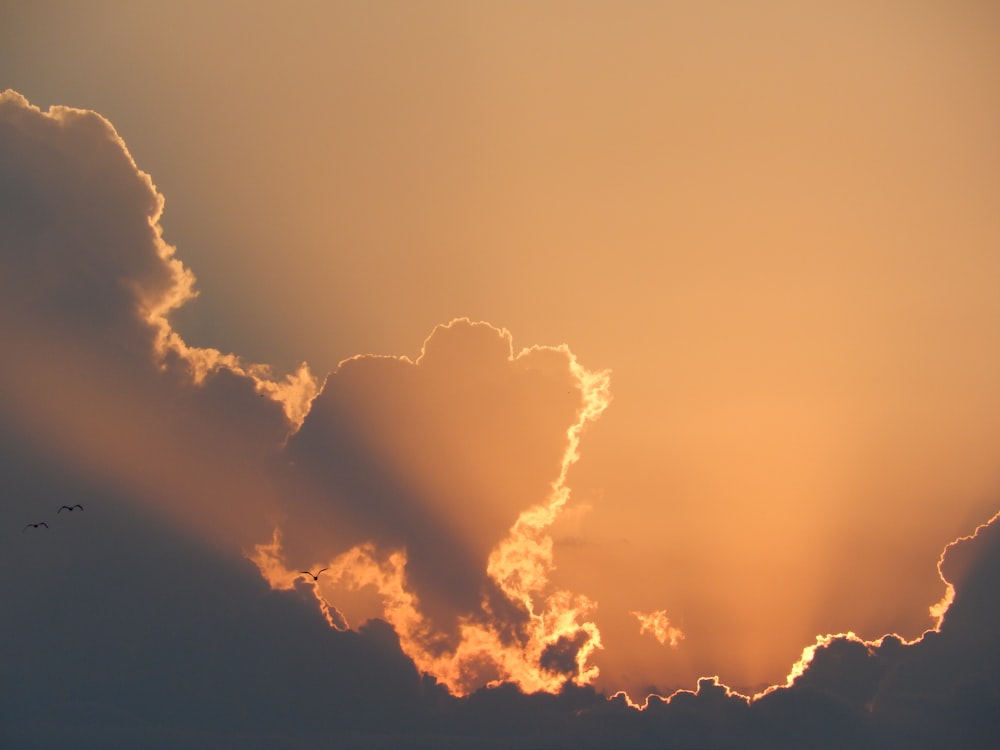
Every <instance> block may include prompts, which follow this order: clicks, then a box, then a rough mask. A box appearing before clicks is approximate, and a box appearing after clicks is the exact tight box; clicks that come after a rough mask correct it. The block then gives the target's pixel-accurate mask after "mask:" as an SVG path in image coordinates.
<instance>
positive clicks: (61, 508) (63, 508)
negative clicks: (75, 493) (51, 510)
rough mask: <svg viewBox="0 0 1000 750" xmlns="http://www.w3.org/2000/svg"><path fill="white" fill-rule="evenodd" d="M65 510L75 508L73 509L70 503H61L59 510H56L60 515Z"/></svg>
mask: <svg viewBox="0 0 1000 750" xmlns="http://www.w3.org/2000/svg"><path fill="white" fill-rule="evenodd" d="M64 510H69V511H72V510H73V509H72V508H71V507H69V506H68V505H60V506H59V510H57V511H56V515H57V516H58V515H59V514H60V513H62V512H63V511H64Z"/></svg>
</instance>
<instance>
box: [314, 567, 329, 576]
mask: <svg viewBox="0 0 1000 750" xmlns="http://www.w3.org/2000/svg"><path fill="white" fill-rule="evenodd" d="M323 570H329V568H323ZM323 570H320V571H319V572H317V573H316V575H319V574H320V573H322V572H323Z"/></svg>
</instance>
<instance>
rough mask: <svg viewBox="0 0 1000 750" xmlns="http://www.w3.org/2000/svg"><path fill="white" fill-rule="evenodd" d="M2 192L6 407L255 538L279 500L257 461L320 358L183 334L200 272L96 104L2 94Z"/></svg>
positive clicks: (177, 510)
mask: <svg viewBox="0 0 1000 750" xmlns="http://www.w3.org/2000/svg"><path fill="white" fill-rule="evenodd" d="M0 196H2V198H3V199H2V200H0V212H2V215H0V333H2V343H3V356H4V361H5V367H4V368H3V371H2V373H0V403H2V405H3V407H4V409H5V413H6V415H7V418H8V419H11V420H13V421H14V422H16V423H17V424H18V425H20V427H21V429H22V431H23V435H22V437H23V439H32V440H35V441H37V442H38V443H39V444H42V445H45V446H46V447H47V449H48V450H51V451H54V452H59V453H61V454H62V455H63V457H64V459H65V460H66V461H69V462H71V463H72V464H74V465H76V466H78V467H83V468H85V469H86V470H87V471H89V472H91V473H94V474H98V475H101V476H105V477H113V478H114V479H115V481H117V482H119V483H121V484H122V485H125V486H129V487H131V488H132V489H133V490H134V491H135V497H136V498H137V500H138V501H142V502H144V503H146V505H147V506H148V507H152V508H155V509H156V511H157V512H159V513H163V514H165V515H168V516H170V517H171V518H172V519H173V520H175V521H177V522H179V523H183V524H186V525H188V526H189V527H192V528H193V527H197V528H200V529H201V530H202V533H206V534H209V535H214V536H216V537H217V538H223V537H225V538H226V539H227V541H228V542H229V543H231V544H243V545H247V546H249V544H250V543H251V542H252V541H253V540H254V539H255V538H259V535H260V534H261V533H266V529H267V528H268V525H269V524H268V523H267V519H266V518H265V516H266V515H267V514H268V513H270V512H272V511H271V510H270V509H271V508H273V507H274V497H273V494H274V493H273V492H271V491H269V490H268V488H267V485H268V483H267V482H266V481H263V480H262V478H261V477H260V469H259V468H258V467H260V466H262V465H265V464H266V463H267V462H268V461H270V460H272V459H273V457H274V456H275V455H276V452H277V451H278V450H279V449H280V446H281V445H282V444H283V443H284V441H285V440H286V439H287V436H288V434H289V433H290V432H291V430H292V429H294V427H295V425H296V423H297V420H299V419H301V416H302V414H304V411H305V409H306V408H307V404H308V400H309V399H310V398H311V397H312V395H313V394H314V392H315V383H314V382H313V380H312V378H311V376H310V375H309V373H308V369H307V368H305V367H303V369H301V370H300V371H299V372H297V373H294V374H292V375H289V376H287V377H284V378H280V377H273V376H272V374H271V373H270V371H269V370H268V368H267V367H265V366H261V365H254V364H249V363H244V362H242V361H241V360H240V358H239V357H237V356H235V355H231V354H224V353H222V352H220V351H218V350H214V349H199V348H194V347H188V346H186V345H185V344H184V342H183V340H182V339H181V338H180V337H179V336H178V335H177V334H176V332H174V331H173V330H172V329H171V327H170V324H169V321H168V317H167V316H168V315H169V313H170V311H171V310H173V309H175V308H176V307H177V306H178V305H180V304H182V303H183V302H184V301H186V300H188V299H190V298H191V296H192V295H193V294H194V291H193V285H194V276H193V274H192V273H191V272H190V271H189V270H188V269H186V268H185V267H184V266H183V265H182V264H181V263H180V261H179V260H178V259H177V258H176V257H175V252H174V248H172V247H171V246H170V245H168V244H167V243H166V242H165V241H164V240H163V238H162V234H161V229H160V225H159V223H158V222H159V218H160V215H161V211H162V209H163V198H162V197H161V196H160V195H159V193H158V192H157V191H156V189H155V187H154V186H153V183H152V181H151V179H150V178H149V176H148V175H146V174H144V173H143V172H141V171H140V170H139V169H138V168H137V167H136V165H135V162H134V161H133V160H132V157H131V156H130V154H129V153H128V150H127V148H126V147H125V144H124V142H123V141H122V139H121V138H120V137H119V136H118V134H117V133H116V132H115V130H114V128H113V127H112V126H111V124H110V123H109V122H108V121H107V120H105V119H104V118H102V117H101V116H100V115H98V114H96V113H94V112H89V111H83V110H78V109H72V108H67V107H52V108H50V109H49V110H48V111H47V112H42V111H41V110H40V109H38V108H37V107H34V106H32V105H31V104H30V103H29V102H28V101H27V100H26V99H25V98H24V97H23V96H21V95H20V94H17V93H16V92H13V91H7V92H4V93H3V94H2V95H0ZM261 395H265V396H270V398H261V397H260V396H261ZM224 497H225V498H234V499H236V500H237V501H238V502H240V503H243V504H245V506H246V507H247V508H252V509H253V513H247V514H241V515H239V516H236V515H235V514H233V513H232V508H231V507H226V505H225V504H224V503H222V502H220V499H221V498H224ZM262 529H263V530H264V531H263V532H262V531H261V530H262Z"/></svg>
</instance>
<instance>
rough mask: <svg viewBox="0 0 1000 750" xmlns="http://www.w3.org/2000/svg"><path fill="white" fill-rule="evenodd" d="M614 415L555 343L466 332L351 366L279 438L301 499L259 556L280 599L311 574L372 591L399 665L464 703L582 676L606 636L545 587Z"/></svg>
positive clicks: (443, 334) (450, 330) (590, 379)
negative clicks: (580, 464) (581, 472)
mask: <svg viewBox="0 0 1000 750" xmlns="http://www.w3.org/2000/svg"><path fill="white" fill-rule="evenodd" d="M607 401H608V395H607V374H606V373H593V372H590V371H588V370H586V369H585V368H583V367H582V366H580V365H579V364H578V363H577V361H576V359H575V357H574V356H573V354H572V353H571V352H570V351H569V349H568V348H566V347H565V346H562V347H532V348H530V349H525V350H522V351H521V352H519V353H518V354H516V355H515V354H514V352H513V346H512V338H511V335H510V333H509V332H508V331H506V330H503V329H500V328H497V327H494V326H492V325H490V324H487V323H481V322H480V323H474V322H472V321H469V320H467V319H458V320H453V321H451V322H450V323H448V324H446V325H442V326H438V327H437V328H435V329H434V330H433V331H432V332H431V334H430V335H429V336H428V338H427V339H426V341H425V342H424V344H423V347H422V351H421V354H420V356H419V357H418V358H417V359H416V360H415V361H410V360H409V359H407V358H405V357H376V356H359V357H354V358H352V359H349V360H347V361H345V362H343V363H341V365H340V367H339V368H338V369H337V370H336V371H335V372H333V373H331V374H330V375H329V376H328V377H327V379H326V382H325V383H324V385H323V387H322V390H321V391H320V393H319V395H318V396H317V397H316V399H315V400H314V401H313V402H312V409H311V411H310V412H309V414H308V416H307V417H306V419H305V420H304V422H303V424H302V426H301V428H300V429H299V430H298V431H297V432H296V433H295V434H294V435H293V436H292V437H291V438H290V439H289V441H288V446H287V449H286V452H285V455H286V457H287V459H288V461H289V462H290V465H291V466H294V469H293V470H291V471H290V474H291V475H292V477H293V480H292V481H294V482H295V486H296V488H297V489H296V491H295V492H294V493H293V494H292V495H291V496H290V498H289V500H288V502H287V503H286V505H285V510H286V520H285V521H284V522H283V523H282V525H281V529H280V535H279V536H278V537H276V540H278V541H277V544H279V545H280V549H278V548H276V547H274V546H273V545H271V546H268V545H264V546H261V547H258V550H257V557H256V558H255V559H258V560H259V561H260V564H261V567H262V570H263V571H265V573H266V574H269V575H270V576H271V578H270V579H271V580H272V581H273V582H274V584H275V585H278V586H288V585H289V583H290V579H289V575H291V576H294V575H297V573H296V571H298V570H302V569H303V566H309V565H313V564H317V565H324V566H325V565H329V566H330V567H331V568H332V572H331V573H330V574H328V575H327V576H326V577H325V582H329V583H330V584H336V583H338V582H340V581H344V582H345V585H346V587H347V588H348V589H352V590H357V589H359V588H363V587H365V586H371V587H374V588H375V589H376V590H377V591H378V592H379V593H380V594H381V595H382V596H383V598H384V601H385V611H384V616H385V617H387V618H388V619H389V621H390V622H392V623H393V625H394V626H395V627H396V629H397V630H398V631H399V632H400V634H401V636H402V637H403V641H404V647H405V648H406V649H407V651H408V653H410V654H411V655H412V656H413V657H414V658H415V659H417V661H418V663H419V664H420V665H421V667H422V668H424V669H426V670H427V671H428V672H431V673H432V674H435V675H436V676H438V677H439V678H440V679H442V680H444V681H445V682H446V683H447V684H448V685H449V687H451V688H452V689H453V690H455V691H457V692H466V691H468V690H469V689H473V688H475V687H478V686H480V685H483V684H486V683H487V682H490V681H492V680H498V679H500V680H514V681H516V682H518V684H521V685H523V686H524V687H526V688H529V689H540V688H541V687H543V686H546V685H550V684H554V685H556V686H558V685H559V684H561V682H562V681H563V680H564V679H566V677H567V676H569V677H572V678H575V679H580V680H586V679H589V678H590V676H591V675H592V674H596V673H595V672H593V671H592V667H590V666H588V665H587V664H586V655H587V654H589V653H590V652H591V651H592V650H593V649H594V648H596V647H598V644H599V636H598V633H597V630H596V627H595V626H594V625H593V623H589V622H587V621H585V619H584V618H585V617H586V614H587V612H588V611H589V609H590V605H589V603H587V602H586V600H585V599H583V598H580V597H573V596H570V595H567V594H566V592H559V591H550V590H549V589H548V586H547V584H548V581H547V572H548V570H550V569H551V566H552V540H551V537H550V536H549V535H548V528H549V526H550V525H551V524H552V522H553V521H554V519H555V518H556V517H557V515H558V513H559V511H560V510H561V509H562V507H563V506H564V505H565V504H566V502H567V501H568V497H569V494H568V488H567V487H566V483H565V482H566V471H567V469H568V467H569V465H571V464H572V463H573V462H574V461H575V460H576V458H577V453H576V449H577V445H578V442H579V434H580V431H581V430H582V428H583V426H584V424H586V423H587V422H588V421H590V420H592V419H595V418H596V417H597V416H598V415H599V414H600V412H601V411H602V410H603V408H604V406H605V405H606V404H607ZM278 558H282V559H287V560H288V563H287V566H285V567H284V568H281V567H278V566H276V564H275V561H276V560H277V559H278ZM319 588H320V590H322V587H319ZM569 644H573V646H572V647H571V646H570V645H569ZM556 652H559V653H560V654H561V657H560V658H558V659H554V657H553V654H554V653H556ZM566 659H570V660H571V661H572V662H573V665H574V666H573V668H572V669H569V668H568V667H567V666H566V663H565V660H566Z"/></svg>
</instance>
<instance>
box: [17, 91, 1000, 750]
mask: <svg viewBox="0 0 1000 750" xmlns="http://www.w3.org/2000/svg"><path fill="white" fill-rule="evenodd" d="M162 206H163V202H162V198H161V197H160V196H159V195H158V193H157V192H156V190H155V188H154V187H153V184H152V182H151V180H150V179H149V177H148V176H146V175H144V174H143V173H142V172H140V171H139V170H138V169H137V167H136V165H135V164H134V162H133V161H132V159H131V157H130V156H129V154H128V151H127V149H126V148H125V144H124V143H123V142H122V141H121V139H120V138H119V137H118V136H117V134H116V133H115V131H114V129H113V128H112V127H111V125H110V124H109V123H108V122H107V121H106V120H104V119H103V118H101V117H100V116H99V115H97V114H95V113H93V112H85V111H80V110H73V109H67V108H52V109H50V110H49V111H48V112H42V111H40V110H39V109H37V108H35V107H33V106H31V105H30V104H29V103H28V102H27V101H26V100H25V99H24V98H23V97H22V96H20V95H18V94H16V93H14V92H6V93H4V94H3V95H2V97H0V347H2V350H3V356H4V364H3V367H2V368H0V445H3V447H4V450H3V452H2V454H0V476H2V477H3V481H4V486H3V495H4V505H3V509H2V519H3V530H2V531H0V563H2V564H0V598H2V601H3V602H4V613H3V615H2V617H0V662H2V663H3V664H4V666H5V679H4V680H3V681H0V744H3V745H4V746H5V747H24V748H30V747H38V748H50V747H65V746H73V747H78V748H88V747H95V748H96V747H109V746H126V745H127V746H140V747H164V748H165V747H176V746H179V745H183V746H185V747H206V748H207V747H220V746H235V745H238V746H241V747H261V748H263V747H274V746H282V747H303V748H305V747H315V746H317V745H318V744H319V743H326V744H329V743H330V742H334V743H337V744H340V745H345V744H346V745H352V746H370V747H380V746H385V747H400V746H414V747H428V746H433V747H449V746H453V747H470V746H472V747H475V746H479V747H518V746H531V747H541V746H545V747H606V746H616V747H637V748H638V747H690V746H699V747H779V748H781V747H789V748H791V747H802V746H810V747H871V748H875V747H940V746H952V747H993V746H995V745H996V744H997V742H998V741H1000V720H998V718H997V717H998V716H1000V683H998V675H1000V637H998V634H1000V619H998V615H1000V612H998V608H997V597H996V581H997V580H998V577H1000V517H994V518H993V519H992V521H990V522H989V523H988V524H984V525H983V526H981V527H979V528H978V529H977V530H976V531H975V533H974V534H972V535H970V536H969V537H965V538H962V539H960V540H956V541H955V542H954V543H953V544H951V545H949V546H948V548H947V549H946V550H945V551H944V552H943V554H942V556H941V560H940V562H939V572H940V574H941V577H942V582H943V586H944V588H945V590H944V593H943V597H942V601H941V602H940V603H939V604H938V605H935V606H934V608H933V612H934V613H935V614H936V615H937V616H938V624H937V626H936V627H935V628H934V629H932V630H929V631H928V632H926V633H925V634H924V635H923V636H922V637H920V638H919V639H916V640H914V641H912V642H906V641H904V640H903V639H901V638H899V637H897V636H893V635H887V636H885V637H883V638H882V639H880V640H877V641H864V640H862V639H859V638H857V637H856V636H854V635H852V634H850V633H848V634H842V635H835V636H825V637H821V638H818V639H817V642H816V643H815V644H813V645H810V646H809V647H807V648H806V649H805V650H804V652H803V657H802V660H801V661H800V662H799V663H798V664H795V665H792V668H791V672H790V675H789V678H788V682H787V684H785V685H782V686H775V687H773V688H770V689H768V690H765V691H763V692H762V693H760V694H758V695H755V696H743V695H740V694H738V693H736V692H734V691H732V690H730V689H729V688H727V687H726V686H725V685H723V684H720V683H719V681H718V680H717V679H715V678H710V677H709V678H705V679H702V680H701V681H700V682H699V683H698V685H697V686H696V689H694V690H692V691H680V692H678V693H675V694H673V695H672V696H666V697H660V696H649V697H648V698H647V699H646V701H645V703H644V704H643V706H641V707H640V706H637V705H635V704H633V703H632V701H630V700H629V698H628V697H627V696H625V695H623V694H619V695H616V696H611V697H610V698H608V697H605V696H603V695H600V694H599V693H597V692H596V691H595V690H594V689H593V688H592V687H590V686H589V685H588V681H589V680H590V679H591V678H592V676H593V669H592V667H591V666H590V664H589V662H588V656H589V655H590V654H591V653H592V651H593V649H595V648H598V647H599V646H600V634H599V632H598V630H597V627H596V625H595V623H594V622H593V618H592V617H591V610H592V608H593V603H592V602H589V601H588V600H587V599H586V598H584V597H583V596H579V595H576V594H573V593H570V592H566V591H560V590H557V589H554V588H553V587H552V586H551V584H550V581H549V576H548V573H549V572H550V571H551V566H552V565H553V564H554V561H553V557H552V555H553V547H552V541H551V538H550V537H549V535H548V530H549V528H550V526H551V524H552V523H553V521H554V519H555V518H556V516H558V514H559V513H560V512H561V511H562V509H563V508H564V507H565V506H566V504H567V503H568V502H570V496H569V487H568V482H567V479H568V476H569V471H570V468H571V467H572V465H573V463H574V462H575V461H576V460H577V458H578V453H577V450H578V447H579V441H580V438H581V435H582V431H583V429H584V426H585V425H586V424H587V423H588V422H590V421H591V420H593V419H595V418H596V417H598V416H599V415H600V413H601V411H602V410H603V409H604V408H605V407H606V405H607V404H608V401H609V395H608V377H607V373H602V372H591V371H588V370H587V369H585V368H584V367H583V366H581V365H580V364H579V363H578V362H577V361H576V359H575V358H574V356H573V355H572V353H571V352H570V351H569V349H567V348H565V347H534V348H529V349H526V350H523V351H521V352H519V353H516V354H515V352H514V350H513V348H512V338H511V336H510V334H509V333H508V332H506V331H504V330H502V329H499V328H496V327H494V326H491V325H488V324H477V323H471V322H469V321H465V320H458V321H453V322H452V323H450V324H448V325H444V326H441V327H439V328H437V329H435V330H434V331H433V332H432V333H431V335H430V336H429V337H428V339H427V341H425V343H424V348H423V351H422V354H421V356H420V357H419V358H418V359H417V360H415V361H410V360H408V359H406V358H402V357H400V358H395V357H371V356H361V357H357V358H354V359H351V360H348V361H347V362H345V363H342V365H341V366H340V367H339V368H338V370H337V371H336V372H334V373H331V374H330V375H329V376H328V377H327V378H326V380H325V383H324V384H323V385H322V388H320V386H319V385H318V383H317V382H316V381H315V380H314V378H313V377H312V375H311V374H310V373H309V371H308V369H307V368H305V367H303V368H302V369H301V370H299V372H297V373H293V374H291V375H289V376H287V377H277V376H275V375H274V374H273V373H272V372H271V371H270V370H269V369H268V368H267V367H265V366H261V365H254V364H249V363H246V362H243V361H242V360H241V359H240V358H239V357H237V356H234V355H230V354H223V353H222V352H219V351H216V350H211V349H198V348H194V347H189V346H188V345H187V344H185V342H184V341H183V340H182V339H181V338H180V337H179V336H178V335H177V334H176V333H175V332H174V331H173V330H172V329H171V327H170V323H169V315H170V312H171V311H172V310H173V309H176V307H177V306H178V305H180V304H183V302H184V301H185V300H186V299H189V298H190V296H191V295H192V294H193V283H194V279H193V276H192V274H191V273H190V272H189V271H187V270H186V269H185V268H184V267H183V265H182V264H181V263H180V262H179V261H178V260H177V259H176V257H175V253H174V249H173V248H171V247H170V246H169V245H167V244H166V243H165V242H164V240H163V238H162V237H161V234H160V228H159V224H158V220H159V216H160V212H161V210H162ZM317 394H318V395H317ZM70 501H72V502H73V503H76V502H79V503H81V504H82V505H83V506H84V507H85V509H86V510H84V512H83V513H79V512H76V513H73V514H67V513H62V514H57V513H56V512H55V511H56V509H57V508H58V507H59V505H61V504H62V503H65V502H70ZM40 521H45V522H46V523H47V524H48V528H44V527H40V528H35V527H31V526H27V527H26V526H25V525H26V524H30V523H37V522H40ZM246 557H249V558H251V559H252V561H253V563H255V564H251V563H250V562H248V560H247V559H246ZM307 567H308V568H310V569H313V570H316V569H317V568H320V567H327V568H328V570H327V571H325V572H324V573H323V574H322V575H321V576H320V577H319V579H317V580H316V581H311V580H306V579H305V577H304V576H302V575H301V573H300V571H301V570H305V569H306V568H307ZM365 592H368V593H370V594H373V596H374V605H372V606H374V607H375V608H376V609H375V610H374V612H373V613H370V614H374V615H377V616H374V617H369V619H367V621H365V618H357V617H355V616H353V614H352V610H351V607H353V606H358V607H360V609H358V611H359V612H360V611H362V610H363V607H362V606H361V605H360V604H358V605H355V604H354V603H352V601H351V597H352V596H363V594H364V593H365ZM367 601H368V603H369V605H371V599H369V600H367ZM340 608H342V609H343V611H342V610H341V609H340ZM323 613H325V614H326V619H324V617H323ZM635 616H636V617H637V618H639V620H640V623H641V624H642V625H643V627H645V628H646V629H647V630H648V631H649V632H651V633H653V634H654V635H655V637H656V638H657V639H658V640H660V641H661V642H664V641H667V640H670V641H678V640H680V638H681V637H682V634H681V633H680V632H679V631H676V629H671V626H670V623H669V619H668V618H667V616H666V613H665V612H654V613H650V614H643V613H635ZM331 625H333V626H334V627H330V626H331ZM637 637H638V634H637ZM486 683H490V684H489V685H488V686H484V685H485V684H486ZM459 696H464V697H459Z"/></svg>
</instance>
